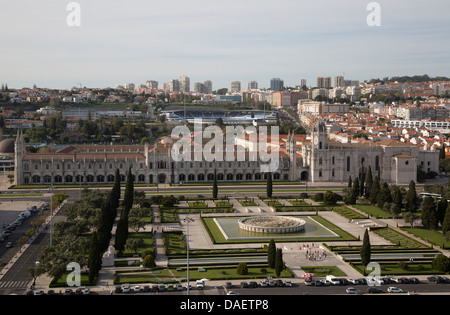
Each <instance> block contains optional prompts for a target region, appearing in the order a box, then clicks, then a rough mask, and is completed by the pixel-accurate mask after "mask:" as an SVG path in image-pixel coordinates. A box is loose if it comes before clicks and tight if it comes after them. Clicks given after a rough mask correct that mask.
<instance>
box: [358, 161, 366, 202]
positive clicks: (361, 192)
mask: <svg viewBox="0 0 450 315" xmlns="http://www.w3.org/2000/svg"><path fill="white" fill-rule="evenodd" d="M365 181H366V174H365V173H364V168H362V169H361V181H360V183H359V195H360V196H364V191H365Z"/></svg>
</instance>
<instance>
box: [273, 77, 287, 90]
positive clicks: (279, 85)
mask: <svg viewBox="0 0 450 315" xmlns="http://www.w3.org/2000/svg"><path fill="white" fill-rule="evenodd" d="M270 89H271V90H272V91H274V92H281V91H283V90H284V81H283V80H281V79H280V78H273V79H272V80H270Z"/></svg>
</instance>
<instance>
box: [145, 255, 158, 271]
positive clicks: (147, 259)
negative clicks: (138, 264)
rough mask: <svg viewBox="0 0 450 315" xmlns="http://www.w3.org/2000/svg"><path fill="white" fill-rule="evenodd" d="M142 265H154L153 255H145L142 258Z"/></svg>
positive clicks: (148, 266)
mask: <svg viewBox="0 0 450 315" xmlns="http://www.w3.org/2000/svg"><path fill="white" fill-rule="evenodd" d="M143 265H144V267H146V268H154V267H156V262H155V257H154V256H153V255H146V256H145V258H144V262H143Z"/></svg>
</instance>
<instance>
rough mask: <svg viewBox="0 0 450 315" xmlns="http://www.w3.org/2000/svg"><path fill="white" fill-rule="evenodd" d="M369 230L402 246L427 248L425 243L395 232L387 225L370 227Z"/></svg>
mask: <svg viewBox="0 0 450 315" xmlns="http://www.w3.org/2000/svg"><path fill="white" fill-rule="evenodd" d="M371 231H372V232H374V233H376V234H378V235H380V236H381V237H384V238H385V239H387V240H389V241H391V242H392V243H393V244H395V245H398V246H400V247H403V248H429V247H428V246H426V245H425V244H422V243H420V242H418V241H416V240H413V239H412V238H410V237H408V236H407V235H405V234H402V233H400V232H397V231H396V230H393V229H391V228H388V227H385V228H372V229H371Z"/></svg>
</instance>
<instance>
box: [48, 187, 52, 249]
mask: <svg viewBox="0 0 450 315" xmlns="http://www.w3.org/2000/svg"><path fill="white" fill-rule="evenodd" d="M48 189H49V190H51V193H50V247H52V245H53V184H50V187H49V188H48Z"/></svg>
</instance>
